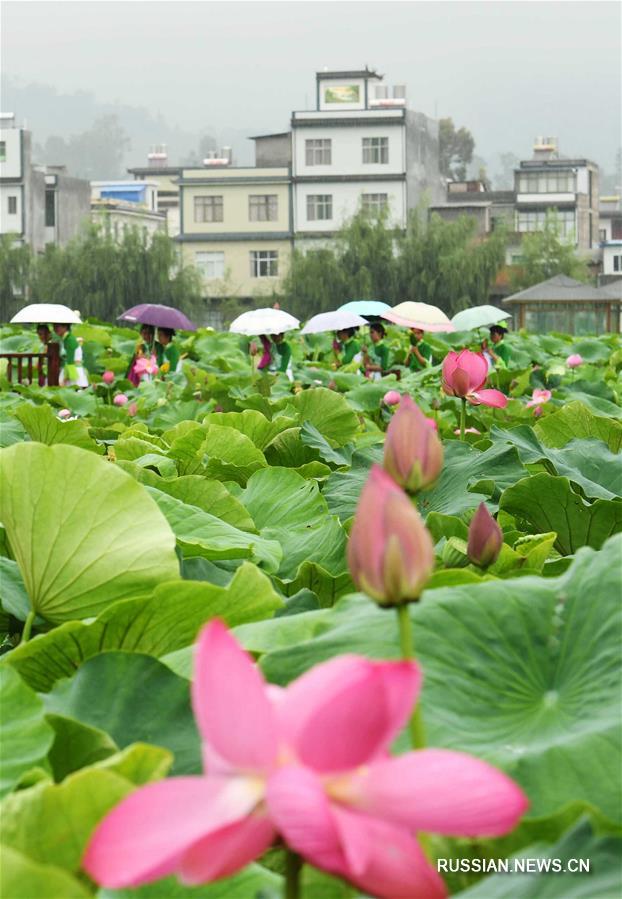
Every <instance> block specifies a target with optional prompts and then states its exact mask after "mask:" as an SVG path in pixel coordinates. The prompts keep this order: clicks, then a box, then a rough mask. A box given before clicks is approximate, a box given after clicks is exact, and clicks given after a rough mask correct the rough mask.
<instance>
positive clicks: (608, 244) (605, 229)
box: [598, 196, 622, 282]
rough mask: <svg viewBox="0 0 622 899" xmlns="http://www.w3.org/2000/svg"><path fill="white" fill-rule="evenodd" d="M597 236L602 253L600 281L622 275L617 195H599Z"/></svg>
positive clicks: (621, 227) (621, 228) (621, 209)
mask: <svg viewBox="0 0 622 899" xmlns="http://www.w3.org/2000/svg"><path fill="white" fill-rule="evenodd" d="M598 236H599V239H600V246H601V249H602V253H603V265H602V281H603V282H606V281H609V280H611V279H613V278H621V277H622V204H621V203H620V197H619V196H612V197H601V198H600V210H599V224H598Z"/></svg>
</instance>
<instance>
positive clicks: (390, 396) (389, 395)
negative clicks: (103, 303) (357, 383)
mask: <svg viewBox="0 0 622 899" xmlns="http://www.w3.org/2000/svg"><path fill="white" fill-rule="evenodd" d="M401 399H402V394H401V393H400V392H399V391H398V390H387V392H386V393H385V395H384V396H383V397H382V402H383V403H384V404H385V406H397V404H398V403H399V401H400V400H401Z"/></svg>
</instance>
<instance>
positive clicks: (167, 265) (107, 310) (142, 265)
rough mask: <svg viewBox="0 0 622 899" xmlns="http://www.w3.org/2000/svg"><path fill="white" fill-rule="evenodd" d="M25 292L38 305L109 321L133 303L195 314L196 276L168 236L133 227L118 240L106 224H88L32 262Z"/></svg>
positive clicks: (198, 291) (197, 299) (197, 298)
mask: <svg viewBox="0 0 622 899" xmlns="http://www.w3.org/2000/svg"><path fill="white" fill-rule="evenodd" d="M29 289H30V293H31V295H32V296H33V297H35V298H39V299H40V300H41V301H45V302H48V303H63V304H64V305H65V306H69V307H70V308H71V309H80V311H81V312H82V314H83V316H87V315H88V316H91V317H96V318H99V319H103V320H109V321H112V320H114V319H115V318H117V316H118V315H120V314H121V312H123V310H124V309H127V308H129V307H130V306H135V305H136V304H137V303H164V304H165V305H170V306H176V307H177V308H179V309H182V310H183V311H184V312H187V313H188V314H189V315H190V316H192V314H195V313H196V312H200V297H201V281H200V277H199V274H198V272H197V271H196V270H195V269H194V268H191V267H189V266H185V265H183V264H182V262H181V259H180V257H179V254H178V251H177V248H176V245H175V244H174V242H173V241H172V240H171V238H169V237H168V236H167V235H166V234H164V233H162V232H156V233H155V234H153V235H151V236H149V235H147V234H146V233H144V232H142V231H141V230H139V229H138V228H133V229H127V230H125V231H124V232H123V233H122V234H120V235H118V236H117V235H115V234H114V233H113V230H112V227H111V225H110V223H109V222H104V223H103V224H91V225H89V226H88V227H86V229H85V230H84V231H83V232H82V233H81V234H80V235H79V236H78V237H76V238H75V239H74V240H72V241H71V242H70V243H69V244H67V246H66V247H59V246H56V245H50V246H48V247H46V249H45V252H44V253H43V254H42V255H41V256H39V257H37V259H36V260H35V262H34V266H33V272H32V275H31V278H30V281H29Z"/></svg>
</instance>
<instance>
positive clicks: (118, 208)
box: [91, 181, 167, 237]
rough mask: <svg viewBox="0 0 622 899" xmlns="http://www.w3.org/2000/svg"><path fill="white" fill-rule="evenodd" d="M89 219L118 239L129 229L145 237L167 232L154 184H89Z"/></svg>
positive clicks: (165, 221) (148, 182)
mask: <svg viewBox="0 0 622 899" xmlns="http://www.w3.org/2000/svg"><path fill="white" fill-rule="evenodd" d="M91 219H92V221H93V222H98V223H101V224H103V225H104V226H105V227H106V228H110V229H111V230H112V232H113V234H114V235H115V237H121V235H122V234H123V232H124V231H126V230H127V229H128V228H138V229H139V230H140V231H142V232H143V233H145V234H154V233H155V232H156V231H164V232H165V231H166V225H167V219H166V213H164V212H159V211H158V188H157V184H156V182H155V181H91Z"/></svg>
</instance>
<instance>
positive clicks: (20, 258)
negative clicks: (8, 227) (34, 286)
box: [0, 234, 32, 322]
mask: <svg viewBox="0 0 622 899" xmlns="http://www.w3.org/2000/svg"><path fill="white" fill-rule="evenodd" d="M31 265H32V253H31V251H30V247H28V246H27V245H25V244H21V243H19V242H16V241H15V238H14V236H13V235H12V234H2V235H0V321H3V322H7V321H9V320H10V319H11V318H12V317H13V316H14V315H15V313H16V312H17V311H18V309H20V308H21V306H23V305H25V303H26V302H27V296H28V286H29V278H30V270H31Z"/></svg>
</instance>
